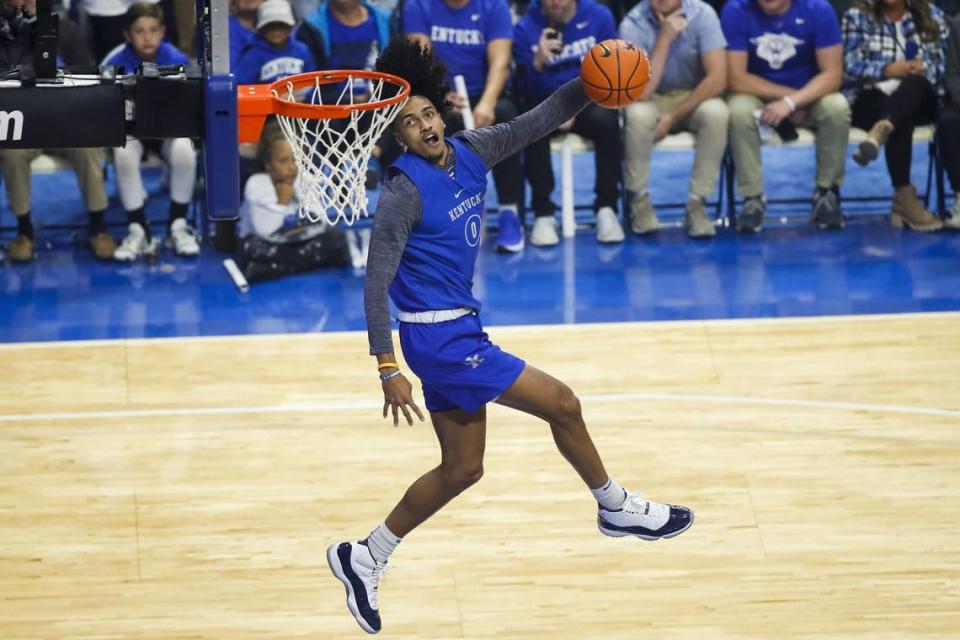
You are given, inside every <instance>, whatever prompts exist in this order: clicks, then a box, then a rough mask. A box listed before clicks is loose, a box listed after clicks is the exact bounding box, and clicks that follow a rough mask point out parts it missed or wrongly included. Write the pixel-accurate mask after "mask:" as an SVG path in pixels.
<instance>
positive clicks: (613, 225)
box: [597, 207, 624, 244]
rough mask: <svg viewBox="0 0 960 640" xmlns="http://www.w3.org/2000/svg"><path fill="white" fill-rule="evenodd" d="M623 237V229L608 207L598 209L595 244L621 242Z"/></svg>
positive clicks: (615, 215)
mask: <svg viewBox="0 0 960 640" xmlns="http://www.w3.org/2000/svg"><path fill="white" fill-rule="evenodd" d="M623 237H624V236H623V227H621V226H620V221H619V220H617V214H616V213H614V211H613V209H611V208H610V207H600V210H599V211H597V242H602V243H604V244H609V243H614V242H623Z"/></svg>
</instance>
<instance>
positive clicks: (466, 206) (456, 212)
mask: <svg viewBox="0 0 960 640" xmlns="http://www.w3.org/2000/svg"><path fill="white" fill-rule="evenodd" d="M481 202H483V194H482V193H478V194H477V195H475V196H470V197H469V198H467V199H466V200H464V201H463V202H461V203H460V204H458V205H457V206H455V207H454V208H453V209H450V211H448V212H447V215H449V216H450V220H451V221H452V220H456V219H457V218H459V217H460V216H462V215H463V214H465V213H466V212H467V211H470V209H472V208H474V207H475V206H477V205H478V204H480V203H481Z"/></svg>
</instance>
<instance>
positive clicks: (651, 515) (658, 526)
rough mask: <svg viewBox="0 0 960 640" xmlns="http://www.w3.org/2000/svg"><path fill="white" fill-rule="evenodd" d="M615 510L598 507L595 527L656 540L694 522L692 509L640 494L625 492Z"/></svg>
mask: <svg viewBox="0 0 960 640" xmlns="http://www.w3.org/2000/svg"><path fill="white" fill-rule="evenodd" d="M624 494H625V495H626V500H624V501H623V504H622V505H620V508H618V509H604V508H603V507H601V506H599V505H598V507H597V528H599V529H600V532H601V533H603V534H605V535H608V536H611V537H613V538H622V537H624V536H636V537H637V538H640V539H641V540H659V539H660V538H673V537H674V536H678V535H680V534H681V533H683V532H684V531H686V530H687V529H689V528H690V525H692V524H693V511H691V510H690V509H687V508H686V507H680V506H676V505H672V504H661V503H659V502H652V501H650V500H645V499H644V498H643V496H642V494H640V493H639V492H638V493H627V492H626V491H624Z"/></svg>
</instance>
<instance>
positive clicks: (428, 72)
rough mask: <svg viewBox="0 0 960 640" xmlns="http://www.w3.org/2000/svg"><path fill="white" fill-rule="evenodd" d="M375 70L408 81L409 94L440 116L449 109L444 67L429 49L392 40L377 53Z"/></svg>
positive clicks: (413, 42) (399, 39) (402, 40)
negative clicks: (428, 102)
mask: <svg viewBox="0 0 960 640" xmlns="http://www.w3.org/2000/svg"><path fill="white" fill-rule="evenodd" d="M375 69H376V70H377V71H380V72H382V73H392V74H393V75H395V76H400V77H401V78H403V79H404V80H406V81H407V82H409V83H410V95H412V96H423V97H424V98H426V99H427V100H429V101H430V102H432V103H433V106H435V107H436V108H437V111H439V112H440V115H441V116H446V115H447V113H448V112H449V111H450V109H451V108H453V105H452V104H451V103H450V102H449V101H448V100H447V94H448V93H449V92H450V85H449V84H447V83H445V82H444V81H443V79H444V77H445V76H446V75H447V67H446V65H444V64H443V63H442V62H440V61H439V60H437V58H436V56H434V54H433V49H432V48H431V47H426V46H424V47H421V46H420V43H419V42H416V41H414V40H408V39H407V38H404V37H397V38H394V39H393V40H391V41H390V43H389V44H388V45H387V47H386V48H385V49H384V50H383V51H382V52H381V53H380V56H379V57H378V58H377V64H376V67H375Z"/></svg>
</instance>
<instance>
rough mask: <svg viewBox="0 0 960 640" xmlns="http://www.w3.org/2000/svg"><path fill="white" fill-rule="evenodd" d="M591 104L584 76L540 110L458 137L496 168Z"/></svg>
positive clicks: (559, 90)
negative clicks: (581, 80)
mask: <svg viewBox="0 0 960 640" xmlns="http://www.w3.org/2000/svg"><path fill="white" fill-rule="evenodd" d="M589 103H590V98H588V97H587V94H586V93H585V92H584V91H583V85H582V84H581V83H580V76H579V75H577V77H576V78H574V79H572V80H569V81H568V82H567V83H566V84H564V85H563V86H561V87H560V88H559V89H557V90H556V91H555V92H554V93H553V95H551V96H550V97H549V98H547V99H546V100H544V101H543V102H541V103H540V104H538V105H537V106H536V107H534V108H533V109H531V110H530V111H527V112H526V113H523V114H520V115H519V116H517V117H516V118H514V119H513V120H510V121H509V122H502V123H500V124H497V125H494V126H492V127H484V128H482V129H474V130H473V131H463V132H461V133H458V134H457V136H459V137H462V138H463V140H464V141H465V142H466V143H467V144H469V145H470V146H471V147H472V148H473V150H474V151H476V152H477V153H478V154H479V155H480V157H481V158H482V159H483V162H484V163H485V164H486V165H487V168H493V167H494V165H496V164H497V163H498V162H500V161H501V160H503V159H504V158H509V157H510V156H512V155H513V154H515V153H517V152H518V151H520V150H521V149H523V148H524V147H526V146H528V145H530V144H531V143H533V142H535V141H536V140H539V139H540V138H542V137H543V136H545V135H547V134H548V133H550V132H551V131H554V130H556V129H557V127H559V126H560V125H561V124H563V123H564V122H566V121H567V120H569V119H571V118H573V117H574V116H576V115H577V114H578V113H580V112H581V111H583V110H584V108H586V106H587V105H588V104H589Z"/></svg>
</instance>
